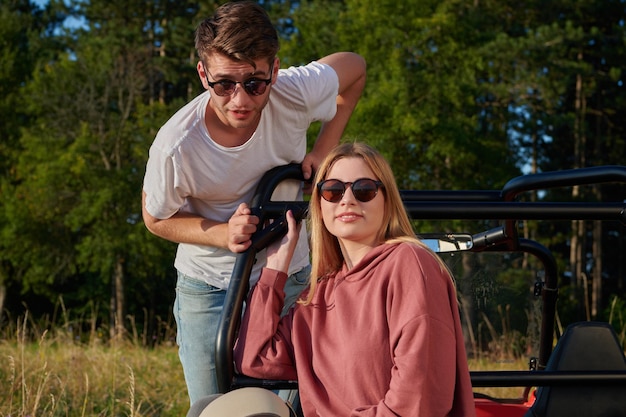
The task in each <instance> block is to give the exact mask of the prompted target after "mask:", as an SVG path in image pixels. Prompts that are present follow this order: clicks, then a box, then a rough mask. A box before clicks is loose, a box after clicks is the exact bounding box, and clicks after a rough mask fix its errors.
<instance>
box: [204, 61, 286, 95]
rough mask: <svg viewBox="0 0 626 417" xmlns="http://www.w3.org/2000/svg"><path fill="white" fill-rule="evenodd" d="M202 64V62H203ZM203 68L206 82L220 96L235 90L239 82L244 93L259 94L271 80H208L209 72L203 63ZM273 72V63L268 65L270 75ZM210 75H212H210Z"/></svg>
mask: <svg viewBox="0 0 626 417" xmlns="http://www.w3.org/2000/svg"><path fill="white" fill-rule="evenodd" d="M203 65H204V63H203ZM204 69H205V74H204V75H205V78H206V82H207V84H208V85H209V87H211V88H212V89H213V91H214V92H215V94H216V95H218V96H220V97H226V96H230V95H232V94H233V93H234V92H235V89H236V88H237V84H241V85H242V86H243V89H244V90H245V92H246V93H248V95H250V96H260V95H261V94H263V93H265V90H266V88H267V86H268V85H269V84H270V83H271V82H272V77H271V76H270V78H268V79H266V80H264V79H262V78H249V79H247V80H245V81H232V80H220V81H214V82H212V81H209V76H208V75H207V74H209V75H210V74H211V73H210V72H209V68H208V67H207V66H206V65H204ZM272 72H274V63H272V65H271V66H270V75H271V74H272ZM211 77H213V76H212V75H211Z"/></svg>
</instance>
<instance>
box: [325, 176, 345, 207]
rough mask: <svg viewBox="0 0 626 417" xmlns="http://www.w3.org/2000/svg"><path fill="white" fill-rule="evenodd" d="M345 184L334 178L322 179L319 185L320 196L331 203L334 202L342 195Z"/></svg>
mask: <svg viewBox="0 0 626 417" xmlns="http://www.w3.org/2000/svg"><path fill="white" fill-rule="evenodd" d="M345 190H346V189H345V186H344V185H343V183H342V182H340V181H336V180H329V181H324V182H323V183H322V186H321V187H320V194H321V195H322V198H323V199H324V200H326V201H329V202H331V203H336V202H338V201H339V200H341V197H343V192H344V191H345Z"/></svg>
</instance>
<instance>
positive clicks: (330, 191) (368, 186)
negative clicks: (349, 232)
mask: <svg viewBox="0 0 626 417" xmlns="http://www.w3.org/2000/svg"><path fill="white" fill-rule="evenodd" d="M346 187H350V189H351V190H352V195H354V198H356V199H357V200H359V201H361V202H362V203H366V202H368V201H370V200H372V199H374V197H376V194H378V189H379V188H384V186H383V183H382V182H380V181H375V180H372V179H369V178H359V179H358V180H356V181H353V182H343V181H339V180H334V179H329V180H324V181H321V182H318V183H317V189H318V190H319V192H320V195H321V196H322V198H323V199H324V200H326V201H329V202H331V203H337V202H339V201H340V200H341V198H342V197H343V195H344V194H345V192H346Z"/></svg>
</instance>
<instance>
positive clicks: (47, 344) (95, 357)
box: [0, 320, 527, 417]
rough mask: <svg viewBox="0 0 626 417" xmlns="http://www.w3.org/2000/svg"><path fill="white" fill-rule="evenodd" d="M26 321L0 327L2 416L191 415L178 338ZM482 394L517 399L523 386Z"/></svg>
mask: <svg viewBox="0 0 626 417" xmlns="http://www.w3.org/2000/svg"><path fill="white" fill-rule="evenodd" d="M24 323H26V320H25V321H24ZM24 323H22V324H19V323H17V324H16V325H14V326H13V328H10V326H9V327H5V328H4V329H3V331H2V333H1V336H2V338H1V339H0V416H1V417H9V416H10V417H52V416H64V417H84V416H103V417H104V416H110V417H117V416H130V417H157V416H158V417H170V416H171V417H174V416H176V417H180V416H184V415H185V414H186V413H187V410H188V406H189V404H188V401H189V400H188V397H187V393H186V389H185V382H184V379H183V375H182V369H181V366H180V363H179V361H178V352H177V348H176V346H175V345H174V344H172V343H161V344H159V345H158V346H156V347H154V348H146V347H144V346H142V343H140V342H131V341H123V342H116V343H111V342H108V343H104V342H102V341H101V340H102V339H101V337H99V336H98V334H97V333H95V334H93V335H91V337H88V338H85V337H84V335H82V336H81V337H77V336H76V334H75V332H71V331H69V330H68V326H63V327H60V328H53V329H52V330H48V331H46V330H38V329H39V327H37V328H35V326H32V325H31V326H26V324H24ZM27 327H29V328H27ZM85 339H86V341H85ZM129 339H132V338H129ZM470 368H471V369H472V370H479V369H490V370H498V369H500V370H510V369H526V368H527V364H526V363H525V361H523V360H510V359H502V358H498V359H493V360H492V359H489V358H483V359H481V360H476V361H472V362H471V363H470ZM480 392H482V393H485V394H488V395H491V396H494V397H500V398H518V397H520V396H521V394H522V392H523V389H521V388H506V389H481V390H480Z"/></svg>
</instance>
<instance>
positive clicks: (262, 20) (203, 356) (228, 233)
mask: <svg viewBox="0 0 626 417" xmlns="http://www.w3.org/2000/svg"><path fill="white" fill-rule="evenodd" d="M196 49H197V51H198V55H199V62H198V64H197V71H198V75H199V77H200V80H201V82H202V85H203V86H204V88H206V90H207V91H206V92H204V93H203V94H201V95H199V96H198V97H196V98H195V99H194V100H192V101H191V102H190V103H188V104H187V105H185V106H184V107H183V108H182V109H180V110H179V111H178V112H177V113H176V114H175V115H174V116H173V117H172V118H171V119H170V120H169V121H168V122H167V123H166V124H165V125H164V126H163V127H162V128H161V130H160V131H159V133H158V134H157V137H156V139H155V141H154V143H153V145H152V147H151V148H150V157H149V160H148V164H147V167H146V176H145V179H144V186H143V196H142V197H143V198H142V207H143V218H144V222H145V224H146V227H147V228H148V229H149V230H150V231H151V232H152V233H154V234H155V235H157V236H160V237H162V238H164V239H167V240H170V241H173V242H177V243H179V245H178V251H177V254H176V261H175V264H174V266H175V267H176V269H177V272H178V281H177V285H176V300H175V303H174V317H175V319H176V324H177V343H178V345H179V356H180V359H181V363H182V365H183V371H184V373H185V380H186V383H187V389H188V392H189V396H190V401H191V403H193V402H194V401H196V400H198V399H199V398H201V397H204V396H206V395H210V394H213V393H216V392H217V381H216V377H215V364H214V362H215V358H214V349H215V346H214V344H215V335H216V331H217V325H218V322H219V317H220V313H221V309H222V306H223V303H224V297H225V294H226V289H227V288H228V283H229V279H230V275H231V273H232V269H233V265H234V260H235V253H237V252H242V251H245V250H246V249H247V248H248V247H249V246H250V244H251V241H250V238H251V235H252V233H254V232H255V231H256V228H257V225H258V222H259V219H258V217H256V216H253V215H252V214H251V212H250V210H249V208H248V206H247V202H248V201H249V200H250V198H251V197H252V194H253V192H254V190H255V188H256V185H257V182H258V180H259V179H260V177H261V176H262V175H263V174H264V173H265V172H266V171H268V170H269V169H271V168H273V167H275V166H278V165H284V164H287V163H291V162H302V170H303V176H304V178H305V179H308V178H311V176H312V173H313V171H314V170H315V169H316V168H317V166H318V164H319V163H320V161H321V160H322V159H323V157H324V156H325V155H326V153H327V152H328V151H329V150H330V149H332V148H333V147H334V146H336V145H337V144H338V143H339V139H340V137H341V135H342V133H343V130H344V128H345V126H346V124H347V122H348V120H349V118H350V115H351V114H352V111H353V109H354V107H355V106H356V103H357V101H358V100H359V98H360V95H361V92H362V90H363V87H364V85H365V61H364V60H363V58H362V57H360V56H359V55H357V54H354V53H350V52H339V53H335V54H331V55H329V56H326V57H324V58H321V59H319V60H318V61H316V62H312V63H310V64H308V65H306V66H301V67H292V68H289V69H286V70H279V68H280V61H279V59H278V57H277V55H276V54H277V53H278V49H279V42H278V36H277V33H276V29H275V28H274V27H273V25H272V23H271V21H270V19H269V16H268V15H267V13H266V12H265V11H264V9H263V8H262V7H261V6H259V5H257V4H255V3H252V2H232V3H227V4H225V5H223V6H221V7H220V8H218V9H217V11H216V12H215V14H214V15H213V16H212V17H211V18H209V19H207V20H205V21H203V22H202V23H201V24H200V25H199V26H198V28H197V30H196ZM318 120H319V121H322V126H321V130H320V134H319V136H318V138H317V140H316V142H315V144H314V146H313V149H312V150H311V152H310V153H308V154H306V131H307V129H308V127H309V125H310V124H311V123H312V122H314V121H318ZM305 154H306V155H305ZM291 188H292V189H287V190H282V191H281V192H283V194H282V196H281V197H280V198H281V199H295V198H299V197H301V193H302V190H301V189H300V186H299V185H298V186H297V187H295V189H293V187H291ZM264 264H265V255H264V253H261V254H259V256H258V257H257V262H256V264H255V266H254V269H253V273H252V276H251V283H254V282H256V280H257V279H258V277H259V273H260V270H261V268H262V267H263V265H264ZM309 270H310V265H309V257H308V244H307V241H306V235H305V231H303V232H302V235H301V237H300V243H299V245H298V248H297V249H296V254H295V255H294V258H293V261H292V264H291V266H290V270H289V272H290V279H289V281H288V283H287V284H286V286H285V291H286V292H287V293H288V294H289V299H288V300H286V303H292V302H293V301H294V300H295V299H296V298H297V296H298V295H299V293H300V292H301V290H302V289H304V288H305V286H306V283H307V278H308V273H309Z"/></svg>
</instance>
